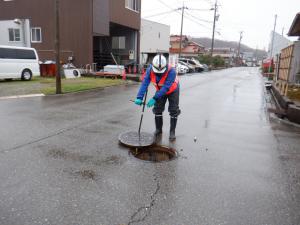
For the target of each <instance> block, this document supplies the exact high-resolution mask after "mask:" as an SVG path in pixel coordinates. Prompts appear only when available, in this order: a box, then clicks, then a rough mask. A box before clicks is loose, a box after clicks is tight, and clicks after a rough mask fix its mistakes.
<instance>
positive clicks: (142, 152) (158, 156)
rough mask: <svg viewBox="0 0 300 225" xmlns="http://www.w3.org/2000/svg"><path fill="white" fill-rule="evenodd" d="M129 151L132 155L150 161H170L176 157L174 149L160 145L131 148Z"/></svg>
mask: <svg viewBox="0 0 300 225" xmlns="http://www.w3.org/2000/svg"><path fill="white" fill-rule="evenodd" d="M130 152H131V154H132V155H133V156H134V157H136V158H138V159H141V160H145V161H150V162H164V161H170V160H172V159H175V158H176V157H177V152H176V150H175V149H173V148H169V147H167V146H160V145H154V146H150V147H144V148H131V149H130Z"/></svg>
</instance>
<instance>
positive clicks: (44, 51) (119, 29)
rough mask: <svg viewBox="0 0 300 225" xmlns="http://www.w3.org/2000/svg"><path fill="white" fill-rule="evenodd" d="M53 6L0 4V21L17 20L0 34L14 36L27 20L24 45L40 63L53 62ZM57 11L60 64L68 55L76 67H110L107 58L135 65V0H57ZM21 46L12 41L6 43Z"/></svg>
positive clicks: (32, 0) (49, 2)
mask: <svg viewBox="0 0 300 225" xmlns="http://www.w3.org/2000/svg"><path fill="white" fill-rule="evenodd" d="M54 2H55V1H53V0H43V1H40V0H27V1H18V0H12V1H0V21H1V20H10V21H16V20H19V21H20V23H19V24H11V23H10V24H11V25H13V26H11V27H4V28H3V29H4V30H6V31H5V32H3V33H1V34H2V35H3V34H4V36H5V35H7V36H9V35H10V34H9V29H11V28H13V29H15V31H14V32H16V33H14V35H15V34H17V35H16V36H18V33H21V30H22V26H24V24H23V23H24V22H25V21H26V23H28V21H29V29H30V33H31V35H30V36H31V43H30V45H31V46H32V47H34V48H36V49H37V51H38V53H39V56H40V59H41V60H54V33H55V32H54V31H55V15H54ZM59 7H60V11H59V13H60V46H61V60H62V61H64V62H66V61H67V59H68V57H69V56H73V57H74V59H75V61H74V64H75V65H77V66H83V65H86V64H92V63H93V62H95V63H97V64H98V67H102V66H103V65H105V64H110V63H112V62H113V61H112V57H111V53H113V54H114V56H115V59H116V60H117V61H118V63H120V64H126V63H128V62H130V60H135V61H138V58H139V44H138V43H139V30H140V20H141V15H140V7H141V0H125V1H124V0H76V1H71V0H63V1H60V6H59ZM52 9H53V10H52ZM18 26H19V28H18ZM25 27H27V29H28V24H27V25H26V24H25ZM5 33H6V34H5ZM2 35H1V36H2ZM27 39H28V35H27ZM22 41H23V40H19V39H18V37H17V38H16V39H15V40H14V41H13V42H12V43H11V44H14V45H19V44H20V42H22Z"/></svg>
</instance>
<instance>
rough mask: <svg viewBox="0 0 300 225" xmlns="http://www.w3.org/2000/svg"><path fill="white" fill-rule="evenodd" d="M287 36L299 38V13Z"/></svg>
mask: <svg viewBox="0 0 300 225" xmlns="http://www.w3.org/2000/svg"><path fill="white" fill-rule="evenodd" d="M288 35H289V36H300V12H299V13H297V15H296V16H295V18H294V21H293V23H292V25H291V27H290V30H289V32H288Z"/></svg>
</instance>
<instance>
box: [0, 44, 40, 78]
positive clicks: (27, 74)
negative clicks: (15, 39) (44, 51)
mask: <svg viewBox="0 0 300 225" xmlns="http://www.w3.org/2000/svg"><path fill="white" fill-rule="evenodd" d="M39 75H40V67H39V58H38V54H37V52H36V50H35V49H34V48H24V47H13V46H4V45H0V79H15V78H17V79H18V78H21V79H22V80H31V78H32V76H39Z"/></svg>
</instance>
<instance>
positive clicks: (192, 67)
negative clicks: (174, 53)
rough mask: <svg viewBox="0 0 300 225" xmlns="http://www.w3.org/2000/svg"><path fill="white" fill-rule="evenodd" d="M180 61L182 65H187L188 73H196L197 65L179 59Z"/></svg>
mask: <svg viewBox="0 0 300 225" xmlns="http://www.w3.org/2000/svg"><path fill="white" fill-rule="evenodd" d="M178 63H180V64H181V65H184V66H186V67H187V68H188V73H195V72H196V69H195V66H193V65H191V64H188V63H185V62H182V61H178Z"/></svg>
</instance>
